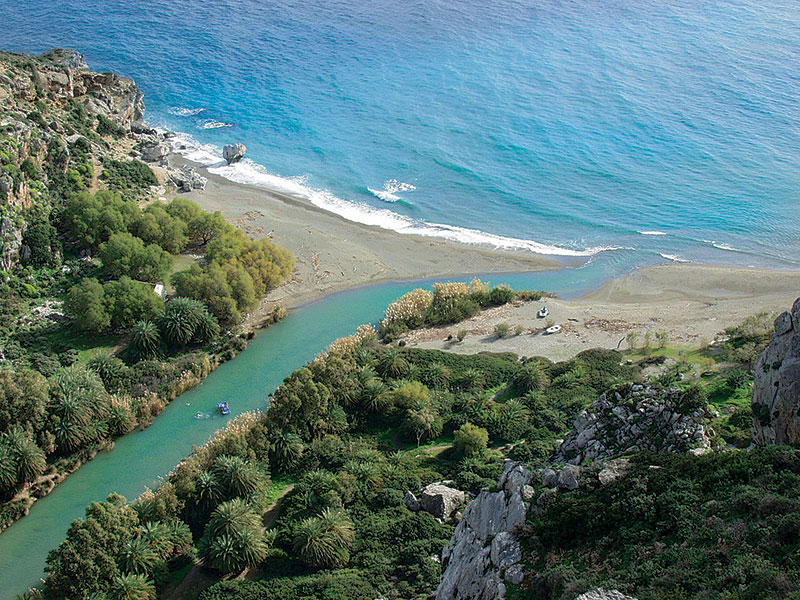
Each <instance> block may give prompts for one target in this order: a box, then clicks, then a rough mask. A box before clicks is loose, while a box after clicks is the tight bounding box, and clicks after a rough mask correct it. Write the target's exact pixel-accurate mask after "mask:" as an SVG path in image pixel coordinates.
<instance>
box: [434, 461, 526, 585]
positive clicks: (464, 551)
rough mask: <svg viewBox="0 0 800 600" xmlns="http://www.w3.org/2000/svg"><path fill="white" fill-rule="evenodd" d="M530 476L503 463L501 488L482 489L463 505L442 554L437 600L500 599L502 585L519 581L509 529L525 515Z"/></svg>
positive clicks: (515, 545)
mask: <svg viewBox="0 0 800 600" xmlns="http://www.w3.org/2000/svg"><path fill="white" fill-rule="evenodd" d="M533 477H534V473H533V472H532V471H530V470H529V469H528V468H527V467H525V465H523V464H521V463H515V462H512V461H506V463H505V466H504V468H503V474H502V475H501V476H500V480H499V482H498V487H499V488H500V489H499V490H498V491H495V492H490V491H482V492H481V493H480V494H478V496H477V497H476V498H475V499H474V500H473V501H472V502H470V503H469V504H468V505H467V508H466V510H465V511H464V516H463V517H462V519H461V521H460V522H459V524H458V525H457V526H456V529H455V531H454V532H453V537H452V538H451V540H450V545H448V546H447V548H445V549H444V551H443V552H442V563H443V565H444V572H443V574H442V579H441V581H440V582H439V587H438V588H437V589H436V600H468V599H469V600H499V599H500V598H503V597H505V592H506V583H520V582H521V581H522V577H523V575H524V573H523V569H522V565H521V564H520V560H522V548H521V547H520V544H519V541H518V540H517V538H516V536H515V534H514V529H515V527H516V526H517V525H519V524H520V523H522V522H524V521H525V518H526V517H527V515H528V509H529V501H530V499H531V498H532V495H533V488H532V487H531V486H530V482H531V480H532V479H533Z"/></svg>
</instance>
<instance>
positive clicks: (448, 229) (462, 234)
mask: <svg viewBox="0 0 800 600" xmlns="http://www.w3.org/2000/svg"><path fill="white" fill-rule="evenodd" d="M181 146H184V147H183V148H181ZM173 148H174V149H175V152H176V153H178V154H181V155H182V156H185V157H186V158H187V159H188V160H191V161H193V162H198V163H200V164H202V165H204V166H206V168H207V169H208V171H209V172H211V173H214V174H215V175H219V176H221V177H224V178H226V179H229V180H231V181H235V182H237V183H243V184H247V185H254V186H257V187H261V188H264V189H268V190H271V191H275V192H279V193H282V194H286V195H289V196H293V197H296V198H300V199H304V200H307V201H308V202H311V204H313V205H314V206H317V207H319V208H322V209H325V210H328V211H330V212H333V213H336V214H338V215H340V216H342V217H344V218H345V219H347V220H349V221H353V222H356V223H362V224H364V225H374V226H377V227H381V228H383V229H390V230H393V231H396V232H398V233H402V234H415V235H421V236H426V237H432V238H438V239H443V240H449V241H453V242H459V243H462V244H470V245H482V246H490V247H492V248H495V249H502V250H528V251H530V252H534V253H536V254H548V255H554V256H575V257H580V256H594V255H595V254H598V253H600V252H607V251H611V250H620V249H622V248H620V247H618V246H599V247H594V248H586V249H583V250H574V249H571V248H563V247H561V246H553V245H548V244H542V243H539V242H536V241H534V240H524V239H520V238H513V237H506V236H501V235H495V234H493V233H487V232H484V231H479V230H477V229H468V228H465V227H458V226H455V225H446V224H443V223H428V222H425V221H420V220H415V219H411V218H409V217H406V216H403V215H400V214H397V213H395V212H392V211H391V210H388V209H383V208H374V207H372V206H369V205H368V204H364V203H361V202H353V201H349V200H344V199H342V198H339V197H337V196H335V195H333V194H332V193H331V192H329V191H327V190H317V189H314V188H312V187H309V186H308V185H306V179H305V178H303V177H295V178H286V177H280V176H278V175H274V174H272V173H269V172H268V171H267V170H266V169H265V168H264V166H263V165H260V164H258V163H255V162H253V161H252V160H250V159H248V158H245V159H244V160H242V161H240V162H238V163H234V164H232V165H227V164H225V162H224V161H221V160H220V156H221V155H222V152H221V150H220V149H219V148H218V147H216V146H213V145H210V144H200V143H198V142H197V141H196V140H194V139H193V138H192V137H191V136H189V135H187V134H177V135H176V136H175V137H174V138H173ZM404 185H406V186H408V185H410V184H404ZM412 187H413V186H412ZM409 190H410V188H409ZM390 193H391V192H390Z"/></svg>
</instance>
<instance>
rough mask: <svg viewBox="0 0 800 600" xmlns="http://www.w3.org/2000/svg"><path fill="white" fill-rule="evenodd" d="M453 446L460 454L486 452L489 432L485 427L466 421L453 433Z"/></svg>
mask: <svg viewBox="0 0 800 600" xmlns="http://www.w3.org/2000/svg"><path fill="white" fill-rule="evenodd" d="M453 439H454V442H453V447H454V448H455V451H456V453H458V454H459V455H460V456H475V455H481V454H483V453H484V452H486V448H487V444H488V442H489V432H487V431H486V430H485V429H484V428H483V427H478V426H476V425H473V424H472V423H465V424H464V425H462V426H461V427H459V428H458V429H457V430H456V431H455V432H454V433H453Z"/></svg>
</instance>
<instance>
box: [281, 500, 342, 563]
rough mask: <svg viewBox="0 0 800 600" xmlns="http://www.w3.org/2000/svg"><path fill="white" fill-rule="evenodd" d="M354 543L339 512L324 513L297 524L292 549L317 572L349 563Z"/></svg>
mask: <svg viewBox="0 0 800 600" xmlns="http://www.w3.org/2000/svg"><path fill="white" fill-rule="evenodd" d="M354 540H355V534H354V532H353V522H352V521H351V520H350V518H349V517H348V516H347V515H346V514H345V512H344V511H343V510H341V509H330V508H328V509H325V510H323V511H322V513H320V515H319V516H317V517H311V518H308V519H304V520H303V521H301V522H300V523H299V524H298V525H297V526H296V527H295V530H294V535H293V541H292V546H293V548H294V551H295V552H296V553H297V554H298V556H299V557H300V559H301V560H302V561H303V562H304V563H306V564H307V565H309V566H310V567H314V568H317V569H333V568H338V567H343V566H344V565H346V564H347V563H348V562H349V561H350V548H351V547H352V545H353V541H354Z"/></svg>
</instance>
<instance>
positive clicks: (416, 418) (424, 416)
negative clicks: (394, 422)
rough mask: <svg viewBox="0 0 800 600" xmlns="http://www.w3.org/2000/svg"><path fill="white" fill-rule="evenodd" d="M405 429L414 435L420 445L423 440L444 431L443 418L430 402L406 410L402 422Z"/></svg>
mask: <svg viewBox="0 0 800 600" xmlns="http://www.w3.org/2000/svg"><path fill="white" fill-rule="evenodd" d="M401 427H402V428H403V431H404V432H406V434H407V435H410V436H412V437H414V438H415V439H416V441H417V446H419V445H420V444H421V443H422V441H423V440H430V439H433V438H435V437H437V436H439V435H440V434H441V433H442V420H441V418H440V417H439V413H438V412H437V411H436V410H435V409H434V408H433V407H432V406H430V404H429V403H425V404H423V405H421V406H420V405H418V406H415V407H413V408H409V409H408V410H406V412H405V415H404V416H403V420H402V423H401Z"/></svg>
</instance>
